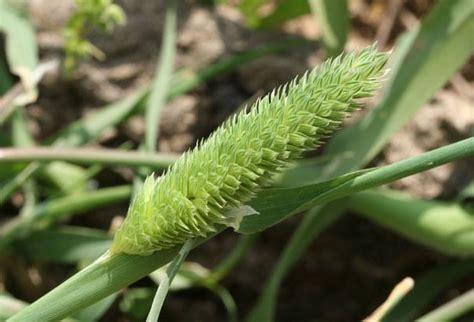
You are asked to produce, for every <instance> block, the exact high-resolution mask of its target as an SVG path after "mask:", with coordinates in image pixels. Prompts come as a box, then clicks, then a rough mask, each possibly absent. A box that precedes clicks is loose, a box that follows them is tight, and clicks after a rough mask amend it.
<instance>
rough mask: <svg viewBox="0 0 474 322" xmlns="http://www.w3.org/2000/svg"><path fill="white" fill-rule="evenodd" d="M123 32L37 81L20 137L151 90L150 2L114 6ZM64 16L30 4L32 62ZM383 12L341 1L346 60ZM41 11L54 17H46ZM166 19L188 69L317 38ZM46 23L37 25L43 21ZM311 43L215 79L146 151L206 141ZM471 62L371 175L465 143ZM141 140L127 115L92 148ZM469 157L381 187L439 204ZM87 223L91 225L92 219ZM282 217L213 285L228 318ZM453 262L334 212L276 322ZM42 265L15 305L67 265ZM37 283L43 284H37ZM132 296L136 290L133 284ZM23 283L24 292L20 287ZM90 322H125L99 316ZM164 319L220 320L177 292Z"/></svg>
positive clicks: (308, 317)
mask: <svg viewBox="0 0 474 322" xmlns="http://www.w3.org/2000/svg"><path fill="white" fill-rule="evenodd" d="M117 3H118V4H120V5H121V6H122V8H124V10H125V12H126V14H127V20H128V22H127V24H126V25H125V26H124V27H120V28H118V29H117V30H116V31H115V32H114V33H113V34H111V35H103V34H99V33H93V34H91V35H90V38H91V40H92V41H93V43H94V44H95V45H96V46H97V47H99V48H100V49H101V50H102V51H104V53H105V54H106V56H107V59H106V60H105V61H101V62H98V61H85V62H81V63H80V64H79V66H78V67H77V69H76V71H75V72H74V74H73V77H72V79H71V80H69V81H68V80H65V79H64V78H63V77H62V74H61V73H59V72H58V73H55V74H51V75H48V77H46V78H45V80H44V81H43V82H42V83H41V86H40V97H39V100H38V101H37V102H36V103H34V104H32V105H31V106H29V107H28V109H27V111H28V117H29V120H30V121H29V127H30V129H31V130H32V132H33V133H34V136H35V139H37V140H38V141H39V140H41V139H44V138H46V137H48V136H50V135H51V134H54V133H56V132H57V131H58V130H60V129H61V128H62V127H63V126H64V124H68V123H70V122H72V121H74V120H77V119H78V118H80V117H82V116H84V115H85V114H87V113H90V112H93V111H94V110H97V109H98V108H100V107H101V106H103V105H105V104H108V103H111V102H114V101H116V100H118V99H120V98H122V97H125V96H126V95H128V94H130V93H131V92H133V91H134V90H135V89H137V88H139V87H141V86H142V85H144V84H146V83H148V82H150V80H151V79H152V76H153V73H154V68H155V63H156V60H157V55H158V52H159V44H160V35H161V31H162V21H163V3H162V1H133V0H121V1H117ZM404 3H405V4H404V5H403V6H402V8H401V9H400V14H399V15H398V17H397V19H396V20H395V22H394V25H393V27H392V28H391V29H390V30H389V33H388V36H386V37H385V38H386V43H385V44H384V45H385V47H386V48H390V47H391V46H392V45H393V40H394V39H395V38H396V37H397V35H399V34H400V33H401V32H403V31H404V30H405V29H406V28H407V27H409V26H410V25H411V24H413V23H416V21H417V20H418V19H419V18H420V17H422V16H423V15H424V14H425V13H426V12H427V11H429V9H430V8H431V7H432V3H433V1H427V0H416V1H407V2H404ZM71 8H73V3H72V2H71V1H70V0H68V1H64V0H54V1H53V0H50V1H41V0H32V1H31V4H30V11H31V14H32V15H33V17H35V24H36V26H37V28H38V30H39V33H38V40H39V44H40V48H41V56H42V59H43V60H47V59H51V58H58V57H61V55H62V51H61V47H62V37H61V28H62V26H63V24H64V22H65V21H67V18H68V16H69V15H70V13H71ZM387 10H389V1H388V0H377V1H369V0H358V1H351V12H352V26H353V30H352V32H351V35H350V39H349V42H348V46H347V47H348V48H349V49H355V48H361V47H363V46H365V45H367V44H369V43H372V42H373V41H374V39H376V38H377V37H378V36H380V34H378V26H379V25H380V24H381V23H383V19H384V17H385V15H386V14H387ZM53 11H54V15H52V14H51V12H53ZM179 12H180V16H179V22H178V24H179V32H178V35H179V36H178V43H177V57H176V64H175V67H176V69H179V68H184V67H186V68H192V69H194V70H195V69H197V68H199V67H203V66H206V65H209V64H211V63H213V62H214V61H216V60H217V59H218V58H221V57H225V56H226V55H229V54H231V53H234V52H236V51H240V50H244V49H245V48H250V47H252V46H255V45H256V44H261V43H264V42H269V41H272V40H279V39H282V38H287V37H311V38H316V37H318V35H319V33H320V31H319V30H318V28H317V27H316V26H315V24H314V23H313V21H312V18H311V17H309V16H304V17H302V18H298V19H295V20H293V21H291V22H290V23H287V24H285V25H284V26H282V27H281V28H280V29H278V30H274V31H271V32H256V31H252V30H250V29H248V28H247V27H246V26H245V24H244V21H243V18H242V17H241V16H240V14H239V12H238V11H236V10H235V9H234V8H232V7H229V6H221V7H219V8H218V9H212V8H210V7H207V6H202V5H197V4H192V5H186V6H185V5H182V6H181V8H180V11H179ZM52 16H53V17H54V19H51V17H52ZM322 56H323V54H322V51H321V50H320V49H319V46H318V45H317V43H315V45H314V46H308V47H307V48H303V49H301V48H298V49H294V50H291V51H290V52H286V53H284V54H275V55H272V56H268V57H265V58H264V59H260V60H258V61H255V62H253V63H250V64H247V65H245V66H243V67H241V68H240V69H239V70H238V71H236V72H235V73H233V74H231V75H229V76H225V77H220V78H218V79H215V80H213V81H211V82H209V83H207V84H205V85H203V86H201V87H199V88H198V89H196V90H194V91H193V92H191V93H189V94H187V95H184V96H181V97H178V98H176V99H174V100H173V101H171V102H170V103H169V104H167V105H166V107H165V109H164V111H163V114H162V119H161V123H160V139H159V142H158V143H159V149H160V151H165V152H183V151H185V150H187V149H188V148H190V147H192V146H193V145H194V144H195V143H196V141H197V140H198V139H200V138H203V137H206V136H207V135H209V133H210V132H212V130H213V129H215V128H216V127H217V126H218V125H219V124H220V123H221V122H222V121H223V120H225V119H226V118H227V117H228V116H229V115H230V114H231V113H233V112H234V111H235V110H236V109H237V108H239V107H240V106H242V105H243V104H245V103H246V102H249V101H251V100H253V99H255V97H257V96H259V95H261V94H264V93H265V92H267V91H268V90H270V89H272V88H273V87H275V86H276V85H279V84H281V83H283V82H286V81H288V80H290V79H291V78H293V77H294V76H295V75H297V74H301V73H302V72H304V71H305V70H306V69H307V68H310V67H311V66H314V65H315V64H317V63H318V62H320V61H321V59H322ZM472 93H474V60H471V61H470V62H469V63H468V64H466V65H465V66H464V68H463V69H462V71H461V72H459V73H458V74H456V75H455V76H454V77H453V78H452V79H451V81H450V82H449V83H448V84H447V85H446V86H445V87H444V88H443V89H442V90H441V91H439V92H438V93H437V94H436V95H435V97H434V98H433V99H432V100H431V101H430V102H429V103H428V104H426V105H425V106H423V107H422V108H421V109H420V110H419V111H418V112H417V113H416V115H415V117H414V118H413V119H412V120H411V121H410V122H409V123H408V124H407V125H406V126H404V127H403V128H402V129H401V130H399V131H398V132H397V133H396V134H395V135H394V136H393V138H392V139H391V141H390V143H389V144H388V145H387V146H386V148H385V149H384V150H383V152H382V153H380V155H379V156H378V157H377V158H376V163H375V165H383V164H389V163H393V162H395V161H398V160H401V159H404V158H407V157H410V156H414V155H417V154H420V153H422V152H424V151H427V150H430V149H433V148H436V147H439V146H442V145H445V144H448V143H452V142H455V141H457V140H460V139H463V138H467V137H469V136H472V135H474V111H473V106H474V95H473V94H472ZM143 135H144V120H143V117H142V116H135V117H132V118H130V119H129V120H128V121H127V122H125V123H124V124H122V125H121V126H120V127H119V128H118V129H117V130H115V131H112V132H108V133H107V134H104V135H103V136H102V137H101V138H100V139H99V140H98V141H97V142H96V143H95V144H101V145H102V146H108V147H115V146H117V144H121V143H123V142H126V141H128V142H132V144H133V145H134V146H137V145H138V144H139V143H140V142H141V141H142V140H143ZM473 161H474V160H472V159H471V160H465V161H463V162H457V163H454V164H450V165H446V166H443V167H440V168H437V169H434V170H431V171H427V172H425V173H422V174H418V175H416V176H412V177H409V178H406V179H403V180H400V181H398V182H395V183H393V184H391V187H392V188H396V189H399V190H403V191H406V192H408V193H410V194H411V195H412V196H416V197H420V198H425V199H434V198H438V199H452V198H454V197H455V196H456V195H457V194H458V193H459V192H460V191H461V190H462V189H463V188H464V187H465V186H467V184H469V183H470V182H472V181H473V180H474V167H473V166H472V164H473ZM98 180H99V182H100V183H101V185H114V184H119V183H123V182H124V181H125V179H124V174H123V172H118V171H116V170H108V171H103V172H101V173H100V175H99V176H98ZM125 213H126V205H117V206H115V207H111V208H108V209H105V210H100V211H95V212H93V213H90V214H87V215H85V216H82V217H81V219H80V221H79V223H80V224H82V225H87V226H92V227H103V228H105V227H107V226H108V224H109V222H110V220H111V219H112V218H113V216H115V215H117V214H125ZM97 218H101V220H97ZM298 222H299V218H293V219H291V220H289V221H286V222H284V223H283V224H280V225H278V226H276V227H274V228H273V229H271V230H268V231H266V232H264V233H263V234H262V235H261V237H260V238H259V240H258V241H257V243H256V244H255V245H254V246H253V247H252V249H251V250H250V252H249V253H248V255H247V256H246V258H245V259H244V260H243V261H242V262H241V263H240V264H239V266H238V267H237V268H236V270H235V271H234V272H233V273H232V274H231V275H230V276H229V277H228V278H226V280H225V282H224V285H225V286H226V287H227V288H228V289H229V291H230V292H231V294H232V295H233V296H234V299H235V301H236V303H237V305H238V308H239V314H240V316H241V317H243V316H245V315H246V314H247V313H249V311H250V309H251V308H252V306H253V305H254V303H255V301H256V299H257V297H258V295H259V292H260V290H261V289H262V287H263V283H264V281H265V280H266V278H267V277H268V276H269V274H270V272H271V270H272V267H273V265H274V264H275V263H276V261H277V259H278V257H279V254H280V252H281V250H282V248H283V246H284V245H285V243H286V241H287V240H288V239H289V238H290V236H291V233H292V232H293V230H294V229H295V228H296V227H297V224H298ZM236 240H237V237H236V235H235V234H233V233H232V232H225V233H223V234H221V235H219V236H218V237H216V238H214V239H213V240H211V241H210V242H209V243H207V244H206V245H204V246H203V247H201V248H200V249H199V250H198V251H196V252H194V253H193V254H192V255H191V257H190V260H191V261H196V262H199V263H200V264H202V265H203V266H205V267H212V266H213V265H215V264H216V263H218V262H219V259H221V258H222V257H223V256H225V255H226V254H227V253H228V252H230V250H231V249H232V247H233V246H234V244H235V242H236ZM452 260H453V258H450V257H447V256H444V255H441V254H439V253H437V252H435V251H432V250H430V249H428V248H425V247H422V246H419V245H416V244H414V243H412V242H410V241H407V240H405V239H403V238H402V237H400V236H398V235H396V234H394V233H392V232H390V231H387V230H385V229H382V228H380V227H378V226H375V225H374V224H373V223H370V222H368V221H366V220H364V219H361V218H359V217H357V216H355V215H353V214H347V215H346V216H344V217H343V219H341V220H339V222H337V223H336V224H335V225H333V226H332V227H331V228H330V229H328V230H326V231H324V232H323V233H322V234H321V236H320V237H318V239H317V240H316V241H314V242H313V243H312V245H311V247H310V248H309V250H308V251H307V252H306V254H305V255H304V256H303V257H302V258H301V259H300V260H299V261H298V263H297V264H296V266H295V268H294V269H293V270H292V271H291V273H290V275H289V276H288V278H287V279H286V280H285V282H284V284H283V286H282V288H281V292H280V295H279V302H278V310H277V321H351V320H356V319H357V320H359V319H362V318H364V317H366V316H368V315H369V314H370V313H371V312H373V311H374V310H375V309H376V308H377V307H378V306H379V305H380V304H381V303H382V302H383V301H384V300H385V299H386V297H387V295H388V294H389V293H390V291H391V290H392V289H393V287H394V286H395V284H397V283H398V282H399V281H401V280H402V279H403V278H404V277H406V276H411V277H414V278H415V279H416V278H417V277H418V276H420V275H421V274H422V273H423V272H425V271H427V270H429V269H431V268H433V267H436V266H437V265H440V264H442V263H447V262H450V261H452ZM51 267H53V266H52V265H46V268H45V267H36V266H35V268H31V269H30V270H36V271H35V272H33V273H31V272H30V273H29V276H31V275H35V274H36V275H40V276H42V279H43V282H42V283H41V284H42V285H41V287H39V288H35V289H34V290H35V291H32V292H31V293H29V294H28V292H24V290H25V287H26V286H23V287H21V286H20V287H18V288H19V289H23V292H19V294H18V296H19V297H21V298H23V299H26V300H32V299H34V298H36V297H37V296H38V295H39V294H41V293H43V292H45V291H46V290H47V289H48V288H50V287H52V286H53V285H54V284H56V283H59V282H60V281H61V280H62V279H63V278H64V277H65V275H66V272H67V271H68V269H67V268H56V269H55V270H53V271H51ZM50 279H51V280H50ZM140 283H141V284H140V285H143V284H146V285H150V281H148V280H144V281H141V282H140ZM26 285H29V287H30V286H31V284H28V283H27V284H26ZM472 285H474V279H473V278H467V279H465V280H463V281H461V282H460V283H458V284H456V285H455V286H452V287H451V288H450V289H448V290H446V291H445V292H444V293H443V295H442V296H441V297H439V298H438V299H437V300H436V303H433V305H432V307H434V306H436V304H440V303H443V302H445V301H447V300H449V299H451V298H453V297H455V296H456V295H458V294H460V293H462V292H463V291H465V290H467V289H469V288H470V286H471V287H472ZM103 320H104V321H129V318H128V317H127V316H125V315H124V314H122V313H120V311H119V310H118V307H117V306H114V307H112V308H111V309H110V310H109V312H108V313H107V314H106V316H105V317H104V319H103ZM163 320H164V321H223V320H225V311H224V308H223V307H222V304H221V303H220V301H219V300H218V299H217V298H216V297H215V296H213V295H212V294H211V293H210V292H208V291H206V290H204V289H193V290H188V291H180V292H176V293H173V294H171V295H170V296H169V298H168V300H167V302H166V305H165V307H164V311H163Z"/></svg>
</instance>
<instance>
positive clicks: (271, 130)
mask: <svg viewBox="0 0 474 322" xmlns="http://www.w3.org/2000/svg"><path fill="white" fill-rule="evenodd" d="M387 57H388V55H387V54H385V53H379V52H377V51H376V49H375V47H373V46H372V47H368V48H366V49H364V50H362V51H361V52H359V53H351V54H347V55H341V56H340V57H337V58H336V59H332V60H328V61H326V62H325V63H323V64H322V65H321V66H320V67H317V68H315V69H314V70H313V71H311V72H309V73H305V74H304V75H303V76H302V77H301V78H299V79H298V78H296V79H295V80H293V81H291V82H290V83H289V84H287V85H284V86H283V87H280V88H279V89H276V90H274V91H272V92H271V93H270V94H269V95H267V96H266V97H264V98H262V99H259V100H258V101H257V102H256V103H255V104H254V106H253V107H252V108H251V109H250V110H244V111H242V112H241V113H240V114H239V115H237V116H236V117H232V118H230V120H229V121H227V122H226V123H224V124H223V125H222V126H220V127H219V128H218V129H217V130H216V131H215V132H214V133H213V134H212V135H211V136H210V137H209V138H208V139H207V141H205V142H200V143H198V145H197V147H196V148H195V149H194V150H193V151H192V152H187V153H185V154H184V155H183V156H182V157H181V158H180V159H179V160H178V161H177V162H176V163H175V164H174V165H173V166H172V167H171V168H170V169H169V170H168V171H167V172H166V173H165V174H164V175H163V176H161V177H160V178H158V179H155V178H154V177H153V175H152V176H150V177H148V178H147V180H146V181H145V184H144V185H143V187H142V188H141V190H139V191H138V193H137V194H136V196H135V197H134V199H133V201H132V203H131V205H130V208H129V210H128V216H127V218H126V219H125V221H124V223H123V224H122V226H121V227H120V228H119V230H118V231H117V233H116V235H115V238H114V241H113V244H112V248H111V253H112V254H116V253H122V252H123V253H127V254H138V255H148V254H150V253H153V252H154V251H157V250H161V249H165V248H169V247H172V246H174V245H177V244H180V243H184V242H185V241H187V240H189V239H192V238H195V237H198V236H207V235H208V234H209V233H211V232H213V231H215V230H216V228H217V227H216V226H217V225H227V226H229V225H230V219H229V218H227V216H226V213H227V210H228V209H229V208H232V207H236V206H240V205H242V204H245V203H246V202H248V201H249V200H250V199H251V198H253V197H254V196H255V194H256V193H257V192H258V191H259V190H260V189H261V188H262V185H263V184H265V183H268V182H269V181H270V179H271V177H272V176H273V175H274V174H275V173H277V172H278V171H279V170H281V169H282V168H283V167H285V166H286V165H288V163H289V162H291V161H293V160H294V159H295V158H297V157H299V156H301V154H302V152H304V151H307V150H309V149H313V148H315V146H316V145H318V144H319V143H320V142H321V141H322V139H323V138H324V137H326V136H328V135H329V134H331V133H332V132H333V131H334V130H335V129H336V128H337V127H338V126H340V124H341V122H342V121H343V119H344V117H345V116H347V114H349V113H350V112H351V111H353V110H354V109H356V108H358V107H360V103H358V102H357V99H359V98H363V97H368V96H371V95H372V94H373V93H374V91H375V89H377V88H378V87H379V85H380V82H381V78H382V77H383V75H384V73H385V72H384V65H385V63H386V61H387Z"/></svg>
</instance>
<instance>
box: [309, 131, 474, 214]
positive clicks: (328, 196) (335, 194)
mask: <svg viewBox="0 0 474 322" xmlns="http://www.w3.org/2000/svg"><path fill="white" fill-rule="evenodd" d="M472 156H474V137H473V138H468V139H465V140H461V141H458V142H456V143H453V144H450V145H447V146H444V147H441V148H438V149H435V150H432V151H428V152H426V153H423V154H421V155H418V156H415V157H412V158H409V159H406V160H402V161H399V162H396V163H393V164H390V165H388V166H384V167H380V168H376V169H374V170H372V171H369V172H367V173H365V174H362V175H360V176H358V177H356V178H354V179H352V180H350V181H348V182H346V183H344V184H342V185H340V186H339V187H337V188H336V189H333V190H331V191H330V192H328V193H325V194H322V195H320V196H318V197H317V198H315V199H313V201H311V203H310V205H309V207H308V205H305V208H306V209H308V208H311V206H316V205H319V204H321V203H327V202H329V201H332V200H335V199H338V198H341V197H345V196H347V195H349V194H353V193H355V192H359V191H362V190H366V189H369V188H372V187H377V186H381V185H384V184H387V183H390V182H393V181H396V180H399V179H402V178H404V177H408V176H411V175H413V174H416V173H419V172H423V171H426V170H429V169H432V168H435V167H438V166H440V165H442V164H446V163H449V162H452V161H455V160H458V159H463V158H467V157H472Z"/></svg>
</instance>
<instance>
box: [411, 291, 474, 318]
mask: <svg viewBox="0 0 474 322" xmlns="http://www.w3.org/2000/svg"><path fill="white" fill-rule="evenodd" d="M473 309H474V290H470V291H467V292H466V293H464V294H462V295H460V296H458V297H456V298H455V299H453V300H451V301H450V302H448V303H446V304H444V305H442V306H440V307H438V308H436V309H435V310H433V311H431V312H429V313H427V314H425V315H423V316H422V317H420V318H418V319H417V321H420V322H429V321H454V320H455V319H457V318H458V317H460V316H462V315H463V314H465V313H467V312H469V311H472V310H473Z"/></svg>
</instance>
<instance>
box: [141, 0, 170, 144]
mask: <svg viewBox="0 0 474 322" xmlns="http://www.w3.org/2000/svg"><path fill="white" fill-rule="evenodd" d="M177 7H178V1H174V0H166V12H165V21H164V29H163V41H162V44H161V52H160V58H159V61H158V65H157V67H156V72H155V74H156V76H155V79H154V80H153V84H152V88H151V93H150V96H149V97H148V101H147V106H146V110H145V122H146V132H145V146H146V149H147V151H148V152H152V151H155V150H156V141H157V139H158V127H159V119H160V113H161V109H162V108H163V105H164V104H165V102H166V98H167V96H168V90H169V87H170V82H171V76H172V73H173V62H174V55H175V50H176V49H175V47H176V46H175V43H176V19H177V18H176V15H177Z"/></svg>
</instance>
